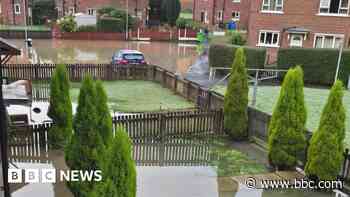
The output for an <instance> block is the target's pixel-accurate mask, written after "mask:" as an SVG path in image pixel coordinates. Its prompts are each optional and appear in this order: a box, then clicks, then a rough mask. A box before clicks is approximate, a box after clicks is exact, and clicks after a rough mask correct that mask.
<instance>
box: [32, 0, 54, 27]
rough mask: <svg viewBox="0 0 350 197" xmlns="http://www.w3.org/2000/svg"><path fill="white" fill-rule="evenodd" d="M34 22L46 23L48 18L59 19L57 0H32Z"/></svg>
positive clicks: (35, 23)
mask: <svg viewBox="0 0 350 197" xmlns="http://www.w3.org/2000/svg"><path fill="white" fill-rule="evenodd" d="M32 3H33V4H32V9H33V10H32V13H33V24H34V25H44V24H45V23H46V22H47V20H54V21H56V19H57V9H55V7H56V6H55V1H47V0H36V1H33V2H32Z"/></svg>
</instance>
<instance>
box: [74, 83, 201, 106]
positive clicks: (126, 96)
mask: <svg viewBox="0 0 350 197" xmlns="http://www.w3.org/2000/svg"><path fill="white" fill-rule="evenodd" d="M80 85H81V84H80V83H72V89H71V91H70V94H71V97H72V102H75V103H76V102H77V101H78V95H79V88H80ZM103 85H104V87H105V89H106V92H107V95H108V103H109V105H110V107H111V109H112V110H113V111H116V112H144V111H159V110H169V109H184V108H191V107H194V104H193V103H191V102H188V101H187V100H185V99H184V98H182V97H180V96H178V95H175V94H174V93H173V92H172V91H171V90H169V89H167V88H163V87H162V86H161V85H160V84H158V83H154V82H150V81H113V82H107V81H104V82H103Z"/></svg>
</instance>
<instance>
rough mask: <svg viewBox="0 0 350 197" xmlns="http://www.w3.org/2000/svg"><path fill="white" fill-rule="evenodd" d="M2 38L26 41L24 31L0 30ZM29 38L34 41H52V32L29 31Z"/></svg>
mask: <svg viewBox="0 0 350 197" xmlns="http://www.w3.org/2000/svg"><path fill="white" fill-rule="evenodd" d="M0 37H2V38H6V39H25V32H24V31H23V30H0ZM28 38H32V39H51V38H52V33H51V31H28Z"/></svg>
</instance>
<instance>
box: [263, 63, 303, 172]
mask: <svg viewBox="0 0 350 197" xmlns="http://www.w3.org/2000/svg"><path fill="white" fill-rule="evenodd" d="M303 87H304V81H303V71H302V69H301V68H300V67H299V66H297V67H296V68H293V69H290V70H289V71H288V73H287V75H286V76H285V78H284V80H283V84H282V88H281V92H280V95H279V99H278V101H277V105H276V106H275V109H274V111H273V114H272V118H271V122H270V126H269V139H268V151H269V152H268V155H269V161H270V163H271V165H273V166H275V167H277V168H279V169H289V168H293V167H295V166H296V163H297V155H298V154H300V153H301V152H303V151H304V150H305V145H306V139H305V131H306V129H305V123H306V108H305V104H304V92H303Z"/></svg>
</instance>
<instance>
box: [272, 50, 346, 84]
mask: <svg viewBox="0 0 350 197" xmlns="http://www.w3.org/2000/svg"><path fill="white" fill-rule="evenodd" d="M338 55H339V50H337V49H315V48H311V49H310V48H288V49H279V52H278V60H277V66H278V68H279V69H289V68H290V67H293V66H295V65H300V66H301V67H302V68H303V70H304V79H305V83H308V84H315V85H331V84H333V82H334V76H335V72H336V69H337V62H338ZM349 75H350V50H344V51H343V54H342V61H341V65H340V70H339V79H340V80H342V81H343V82H344V84H347V81H348V77H349Z"/></svg>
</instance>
